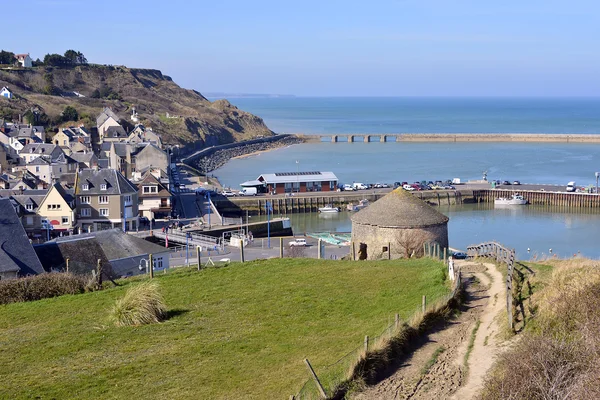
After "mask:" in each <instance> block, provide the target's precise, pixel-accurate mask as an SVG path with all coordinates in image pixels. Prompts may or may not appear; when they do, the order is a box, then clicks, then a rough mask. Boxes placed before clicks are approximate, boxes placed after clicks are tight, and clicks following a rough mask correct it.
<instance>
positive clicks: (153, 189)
mask: <svg viewBox="0 0 600 400" xmlns="http://www.w3.org/2000/svg"><path fill="white" fill-rule="evenodd" d="M143 192H144V193H145V194H147V193H158V186H144V187H143Z"/></svg>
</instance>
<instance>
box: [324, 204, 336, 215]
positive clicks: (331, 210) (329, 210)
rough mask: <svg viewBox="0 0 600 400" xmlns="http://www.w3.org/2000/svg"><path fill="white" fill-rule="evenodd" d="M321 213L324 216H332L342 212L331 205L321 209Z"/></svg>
mask: <svg viewBox="0 0 600 400" xmlns="http://www.w3.org/2000/svg"><path fill="white" fill-rule="evenodd" d="M319 212H320V213H323V214H332V213H338V212H340V209H339V208H338V207H333V206H332V205H331V204H328V205H326V206H325V207H319Z"/></svg>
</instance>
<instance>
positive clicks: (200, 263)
mask: <svg viewBox="0 0 600 400" xmlns="http://www.w3.org/2000/svg"><path fill="white" fill-rule="evenodd" d="M196 260H198V271H200V270H201V269H202V260H201V259H200V246H196Z"/></svg>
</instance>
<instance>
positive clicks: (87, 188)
mask: <svg viewBox="0 0 600 400" xmlns="http://www.w3.org/2000/svg"><path fill="white" fill-rule="evenodd" d="M81 190H90V185H88V184H87V183H84V184H83V185H81Z"/></svg>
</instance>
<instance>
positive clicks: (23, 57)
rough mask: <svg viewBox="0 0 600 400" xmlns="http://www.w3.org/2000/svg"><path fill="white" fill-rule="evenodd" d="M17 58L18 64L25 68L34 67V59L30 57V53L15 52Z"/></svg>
mask: <svg viewBox="0 0 600 400" xmlns="http://www.w3.org/2000/svg"><path fill="white" fill-rule="evenodd" d="M15 58H16V59H17V64H19V65H20V66H21V67H24V68H31V67H33V60H32V59H31V57H29V53H27V54H15Z"/></svg>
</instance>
